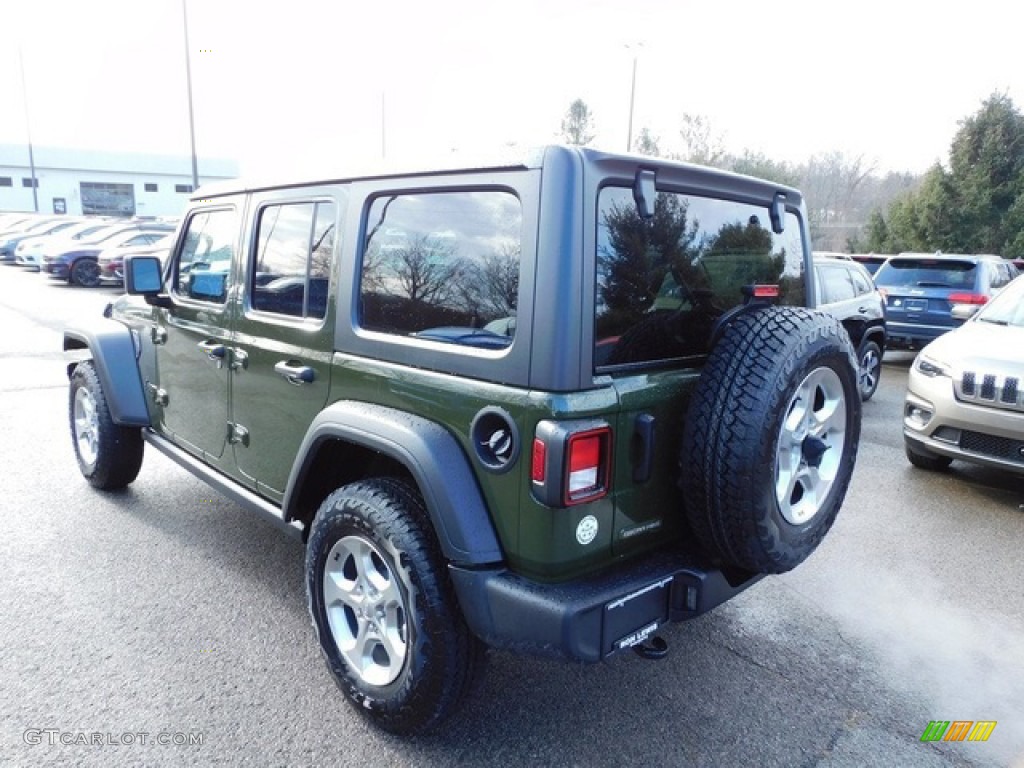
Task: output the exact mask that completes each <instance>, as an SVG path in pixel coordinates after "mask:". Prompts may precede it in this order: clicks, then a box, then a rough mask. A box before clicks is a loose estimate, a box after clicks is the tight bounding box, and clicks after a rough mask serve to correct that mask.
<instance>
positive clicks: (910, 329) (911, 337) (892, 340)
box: [885, 319, 963, 349]
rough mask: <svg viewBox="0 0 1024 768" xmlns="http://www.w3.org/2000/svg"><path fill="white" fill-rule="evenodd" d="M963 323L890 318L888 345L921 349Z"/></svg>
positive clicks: (887, 329) (887, 325)
mask: <svg viewBox="0 0 1024 768" xmlns="http://www.w3.org/2000/svg"><path fill="white" fill-rule="evenodd" d="M961 325H963V321H962V320H961V321H959V322H954V323H953V324H952V325H926V324H925V323H905V322H899V321H893V320H892V319H889V320H888V321H887V322H886V334H887V338H886V342H885V343H886V346H887V347H889V348H890V349H920V348H921V347H923V346H924V345H925V344H927V343H928V342H930V341H934V340H935V339H937V338H939V336H941V335H942V334H944V333H947V332H948V331H952V330H953V329H954V328H958V327H960V326H961Z"/></svg>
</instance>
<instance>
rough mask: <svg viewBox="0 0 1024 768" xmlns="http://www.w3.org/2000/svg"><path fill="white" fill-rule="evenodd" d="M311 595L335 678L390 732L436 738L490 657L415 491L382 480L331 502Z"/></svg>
mask: <svg viewBox="0 0 1024 768" xmlns="http://www.w3.org/2000/svg"><path fill="white" fill-rule="evenodd" d="M306 592H307V596H308V598H309V611H310V614H311V616H312V619H313V626H314V627H315V628H316V631H317V635H318V638H319V640H320V647H321V650H322V651H323V654H324V657H325V659H326V661H327V666H328V668H329V669H330V671H331V674H332V675H333V676H334V678H335V681H336V682H337V683H338V686H339V687H340V688H341V690H342V691H343V692H344V694H345V696H346V697H347V698H348V700H349V702H350V703H351V704H352V705H353V706H354V707H355V708H356V709H357V710H358V711H359V712H361V713H363V714H364V715H366V716H368V717H370V718H371V719H372V720H373V721H374V722H375V723H376V724H377V725H379V726H380V727H382V728H384V729H385V730H388V731H391V732H394V733H403V734H410V733H420V732H423V731H426V730H429V729H430V728H433V727H435V726H437V725H438V724H440V723H441V722H442V721H443V720H444V719H445V718H446V717H448V716H449V715H450V714H451V713H452V712H453V711H454V710H455V709H456V707H457V706H458V705H459V703H460V702H461V700H462V699H463V698H464V696H465V694H466V693H467V692H468V690H469V688H470V686H471V684H472V681H473V679H474V678H475V676H476V673H477V671H478V667H479V665H480V661H481V659H482V652H483V648H482V645H481V643H480V641H479V640H477V639H476V638H475V637H474V636H473V635H472V633H471V632H470V630H469V627H468V626H467V625H466V623H465V620H464V619H463V617H462V614H461V612H460V611H459V608H458V604H457V601H456V598H455V594H454V590H453V588H452V585H451V582H450V580H449V577H448V573H447V569H446V565H445V562H444V559H443V557H442V555H441V552H440V548H439V546H438V544H437V540H436V538H435V536H434V534H433V531H432V530H431V528H430V522H429V518H428V516H427V512H426V509H425V508H424V506H423V502H422V500H421V498H420V496H419V494H418V493H417V492H416V491H415V490H414V489H413V488H412V487H410V486H409V485H408V484H406V483H405V482H402V481H400V480H396V479H386V478H377V479H374V480H367V481H363V482H357V483H353V484H351V485H346V486H344V487H342V488H340V489H338V490H337V491H335V492H334V493H332V494H331V495H330V496H328V497H327V499H326V500H325V501H324V503H323V504H322V505H321V506H320V509H319V511H318V512H317V515H316V519H315V520H314V522H313V526H312V531H311V533H310V537H309V543H308V545H307V550H306Z"/></svg>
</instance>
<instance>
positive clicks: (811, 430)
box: [775, 367, 847, 525]
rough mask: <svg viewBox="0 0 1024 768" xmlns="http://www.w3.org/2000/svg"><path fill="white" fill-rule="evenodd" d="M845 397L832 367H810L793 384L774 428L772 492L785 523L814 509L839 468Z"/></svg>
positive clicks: (799, 519) (805, 517)
mask: <svg viewBox="0 0 1024 768" xmlns="http://www.w3.org/2000/svg"><path fill="white" fill-rule="evenodd" d="M846 421H847V409H846V397H845V395H844V393H843V383H842V382H841V381H840V380H839V376H838V375H837V374H836V372H835V371H834V370H833V369H832V368H824V367H823V368H815V369H814V370H813V371H811V372H810V373H809V374H807V376H806V377H805V378H804V380H803V381H802V382H800V385H799V386H798V387H797V388H796V392H795V393H794V394H793V397H792V399H791V400H790V402H789V406H788V407H787V408H786V418H785V420H784V421H783V423H782V428H781V430H780V432H779V441H778V444H779V449H778V455H777V458H776V464H775V496H776V501H777V502H778V504H779V511H780V513H781V514H782V517H783V518H784V519H785V520H786V522H787V523H790V524H791V525H803V524H804V523H807V522H808V521H810V520H811V519H812V518H813V517H814V516H815V515H817V514H818V513H819V512H820V511H821V508H822V504H823V503H824V501H825V499H826V498H828V494H829V491H831V490H832V485H833V483H834V482H835V480H836V477H837V476H838V474H839V468H840V467H841V466H842V463H843V453H844V447H845V437H846Z"/></svg>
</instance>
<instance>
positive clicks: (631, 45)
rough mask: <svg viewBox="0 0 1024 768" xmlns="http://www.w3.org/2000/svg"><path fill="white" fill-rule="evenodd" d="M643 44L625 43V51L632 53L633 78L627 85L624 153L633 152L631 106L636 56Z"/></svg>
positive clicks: (634, 89) (634, 97)
mask: <svg viewBox="0 0 1024 768" xmlns="http://www.w3.org/2000/svg"><path fill="white" fill-rule="evenodd" d="M643 46H644V44H643V43H627V44H626V50H628V51H632V52H633V77H632V80H631V81H630V84H629V129H628V130H627V131H626V151H627V152H632V151H633V104H634V102H635V101H636V56H637V49H638V48H643Z"/></svg>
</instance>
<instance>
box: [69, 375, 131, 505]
mask: <svg viewBox="0 0 1024 768" xmlns="http://www.w3.org/2000/svg"><path fill="white" fill-rule="evenodd" d="M68 410H69V416H70V423H71V442H72V443H73V444H74V447H75V458H76V459H78V468H79V469H80V470H81V472H82V475H83V476H84V477H85V479H86V480H88V481H89V484H90V485H92V486H93V487H94V488H99V489H101V490H105V491H109V490H114V489H117V488H124V487H125V486H126V485H128V484H129V483H131V482H132V481H133V480H135V478H136V477H138V475H139V469H141V468H142V454H143V442H142V432H141V431H140V430H139V428H138V427H123V426H120V425H119V424H115V423H114V420H113V419H112V418H111V416H110V408H109V407H108V406H107V398H106V396H105V395H104V393H103V387H102V386H101V385H100V380H99V377H98V376H97V375H96V369H95V368H94V367H93V364H92V363H91V362H83V363H79V364H78V365H77V366H76V367H75V371H74V373H73V374H71V390H70V394H69V402H68Z"/></svg>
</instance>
